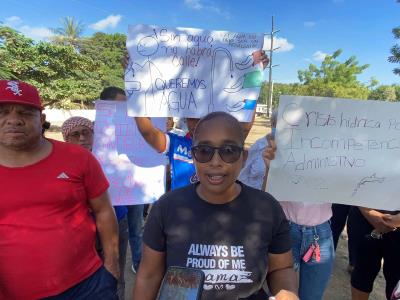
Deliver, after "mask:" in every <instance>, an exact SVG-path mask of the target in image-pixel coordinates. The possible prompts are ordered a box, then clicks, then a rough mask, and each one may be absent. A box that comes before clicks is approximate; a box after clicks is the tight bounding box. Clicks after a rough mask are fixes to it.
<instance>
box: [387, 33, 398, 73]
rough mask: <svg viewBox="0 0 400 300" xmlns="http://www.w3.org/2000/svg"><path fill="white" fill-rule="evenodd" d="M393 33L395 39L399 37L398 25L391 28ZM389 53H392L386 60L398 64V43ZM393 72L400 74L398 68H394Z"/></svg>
mask: <svg viewBox="0 0 400 300" xmlns="http://www.w3.org/2000/svg"><path fill="white" fill-rule="evenodd" d="M392 32H393V35H394V37H395V38H396V39H400V26H399V27H396V28H393V30H392ZM390 53H391V54H392V55H391V56H389V58H388V61H389V62H391V63H395V64H400V45H398V44H396V45H394V46H393V47H392V48H391V49H390ZM393 73H394V74H397V75H400V68H394V69H393Z"/></svg>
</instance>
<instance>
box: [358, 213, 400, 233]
mask: <svg viewBox="0 0 400 300" xmlns="http://www.w3.org/2000/svg"><path fill="white" fill-rule="evenodd" d="M360 210H361V212H362V214H363V215H364V217H365V218H366V219H367V220H368V222H369V223H370V224H371V225H372V226H373V227H374V228H375V229H376V230H377V231H379V232H380V233H387V232H390V231H393V226H390V225H388V224H387V223H386V221H385V219H384V216H385V214H383V213H381V212H379V211H377V210H374V209H369V208H360ZM386 216H387V215H386Z"/></svg>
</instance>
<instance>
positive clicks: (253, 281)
mask: <svg viewBox="0 0 400 300" xmlns="http://www.w3.org/2000/svg"><path fill="white" fill-rule="evenodd" d="M238 183H239V184H240V185H241V192H240V194H239V195H238V197H236V198H235V199H234V200H232V201H230V202H229V203H226V204H211V203H209V202H206V201H204V200H202V199H201V198H200V197H199V196H198V195H197V193H196V187H197V186H198V183H197V184H192V185H189V186H186V187H184V188H181V189H177V190H175V191H172V192H169V193H167V194H165V195H163V196H162V197H161V198H160V199H159V200H158V201H157V202H156V203H155V204H154V206H153V208H152V209H151V212H150V215H149V217H148V220H147V223H146V227H145V231H144V235H143V242H144V243H145V244H146V245H147V246H148V247H150V248H151V249H153V250H156V251H160V252H166V264H167V267H169V266H181V267H190V268H196V269H201V270H203V272H204V273H205V282H204V291H203V297H202V299H229V300H232V299H238V298H246V297H249V296H250V295H252V294H253V293H255V292H257V291H258V290H259V289H260V288H261V286H262V284H263V282H264V280H265V278H266V273H267V269H268V253H272V254H280V253H284V252H287V251H289V250H290V249H291V241H290V232H289V224H288V221H287V220H286V218H285V215H284V213H283V211H282V209H281V206H280V205H279V203H278V202H277V201H276V200H275V199H274V198H273V197H272V196H271V195H269V194H268V193H265V192H263V191H260V190H256V189H253V188H251V187H249V186H246V185H244V184H242V183H240V182H238Z"/></svg>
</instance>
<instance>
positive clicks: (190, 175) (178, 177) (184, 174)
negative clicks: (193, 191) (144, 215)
mask: <svg viewBox="0 0 400 300" xmlns="http://www.w3.org/2000/svg"><path fill="white" fill-rule="evenodd" d="M167 135H168V137H169V147H168V152H167V153H166V154H167V156H168V159H169V163H170V165H171V190H176V189H177V188H180V187H184V186H186V185H188V184H191V183H194V182H196V181H197V176H196V170H195V168H194V164H193V159H192V151H191V148H192V138H190V137H188V136H180V135H177V134H175V133H172V132H168V133H167Z"/></svg>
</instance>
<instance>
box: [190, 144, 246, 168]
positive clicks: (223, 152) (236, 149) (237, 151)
mask: <svg viewBox="0 0 400 300" xmlns="http://www.w3.org/2000/svg"><path fill="white" fill-rule="evenodd" d="M215 151H218V155H219V157H221V159H222V160H223V161H224V162H226V163H228V164H232V163H234V162H236V161H237V160H238V159H239V158H240V155H241V154H242V152H243V147H240V146H237V145H223V146H221V147H213V146H209V145H197V146H193V147H192V154H193V156H194V158H195V159H196V160H197V161H198V162H199V163H206V162H209V161H210V160H212V158H213V156H214V154H215Z"/></svg>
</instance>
